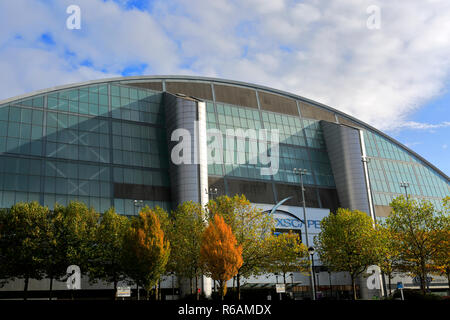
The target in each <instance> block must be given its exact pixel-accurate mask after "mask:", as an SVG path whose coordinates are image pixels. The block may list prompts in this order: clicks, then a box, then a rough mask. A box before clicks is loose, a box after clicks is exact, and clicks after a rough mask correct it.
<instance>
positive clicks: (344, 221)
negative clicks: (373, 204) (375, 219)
mask: <svg viewBox="0 0 450 320" xmlns="http://www.w3.org/2000/svg"><path fill="white" fill-rule="evenodd" d="M320 225H321V232H320V233H319V235H318V236H316V238H315V246H316V248H317V252H318V253H319V257H320V260H321V261H322V263H323V264H324V265H327V266H329V267H330V268H331V269H332V270H333V271H342V272H349V273H350V277H351V280H352V289H353V298H354V299H355V300H356V278H357V277H358V276H359V275H360V274H362V273H363V272H364V271H365V270H366V269H367V267H368V266H370V265H374V264H377V263H378V260H379V256H380V247H381V244H380V239H379V238H378V237H377V231H376V230H375V229H374V227H373V224H372V219H371V218H370V217H369V216H368V215H367V214H366V213H364V212H361V211H358V210H353V211H351V210H349V209H342V208H339V209H338V210H337V212H336V214H330V215H329V216H328V217H325V218H324V219H322V221H321V224H320Z"/></svg>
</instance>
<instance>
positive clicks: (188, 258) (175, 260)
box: [169, 201, 205, 297]
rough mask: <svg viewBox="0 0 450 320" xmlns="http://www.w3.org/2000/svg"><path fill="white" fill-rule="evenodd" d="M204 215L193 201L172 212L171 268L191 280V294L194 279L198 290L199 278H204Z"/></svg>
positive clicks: (199, 206) (200, 206)
mask: <svg viewBox="0 0 450 320" xmlns="http://www.w3.org/2000/svg"><path fill="white" fill-rule="evenodd" d="M204 214H205V212H204V209H203V207H202V205H201V204H199V203H196V202H192V201H189V202H184V203H182V204H180V205H179V206H178V207H177V209H176V210H174V211H172V229H171V232H170V243H171V245H172V246H171V247H172V250H171V254H170V260H169V261H170V262H169V263H170V268H171V269H172V271H174V272H176V273H177V275H179V276H180V277H182V278H187V279H189V280H190V289H191V294H193V293H194V292H193V289H194V283H193V279H195V287H196V288H198V278H199V277H201V276H202V271H201V263H200V245H201V238H202V234H203V231H204V229H205V222H204ZM197 297H198V291H197Z"/></svg>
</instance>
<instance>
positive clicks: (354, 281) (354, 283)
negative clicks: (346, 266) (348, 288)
mask: <svg viewBox="0 0 450 320" xmlns="http://www.w3.org/2000/svg"><path fill="white" fill-rule="evenodd" d="M351 278H352V293H353V300H356V279H355V276H353V275H351Z"/></svg>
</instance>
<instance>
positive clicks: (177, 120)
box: [164, 92, 208, 206]
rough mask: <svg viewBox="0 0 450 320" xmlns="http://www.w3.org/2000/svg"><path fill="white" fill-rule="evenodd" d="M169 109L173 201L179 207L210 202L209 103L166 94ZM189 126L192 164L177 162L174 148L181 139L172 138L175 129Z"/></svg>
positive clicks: (166, 106)
mask: <svg viewBox="0 0 450 320" xmlns="http://www.w3.org/2000/svg"><path fill="white" fill-rule="evenodd" d="M164 107H165V110H166V128H167V143H168V146H169V157H170V159H169V162H170V164H169V175H170V182H171V186H172V188H171V189H172V190H171V193H172V202H173V204H174V205H175V206H176V205H178V204H180V203H182V202H184V201H196V202H201V203H202V204H206V202H207V201H208V200H207V195H206V192H205V190H207V189H208V172H207V170H208V168H207V159H206V156H207V155H206V150H207V149H206V140H205V139H206V110H205V109H206V108H205V103H204V102H202V101H199V100H196V99H192V98H189V97H181V96H177V95H173V94H170V93H167V92H166V93H165V94H164ZM176 129H185V130H187V131H188V132H189V135H190V145H191V150H190V152H189V155H188V156H189V163H182V164H174V163H173V161H172V158H171V152H172V148H173V147H174V146H176V145H177V144H178V143H179V142H178V141H171V136H172V133H173V131H174V130H176Z"/></svg>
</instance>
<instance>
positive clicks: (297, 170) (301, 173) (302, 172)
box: [294, 168, 316, 300]
mask: <svg viewBox="0 0 450 320" xmlns="http://www.w3.org/2000/svg"><path fill="white" fill-rule="evenodd" d="M307 173H308V170H306V169H301V168H294V174H297V175H299V176H300V185H301V189H302V203H303V223H304V225H305V242H306V247H307V248H309V240H308V220H307V219H306V203H305V188H303V176H304V175H305V174H307ZM308 260H309V275H310V285H311V298H312V300H316V292H315V291H316V290H315V288H314V277H313V270H312V265H311V258H310V256H309V255H308Z"/></svg>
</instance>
